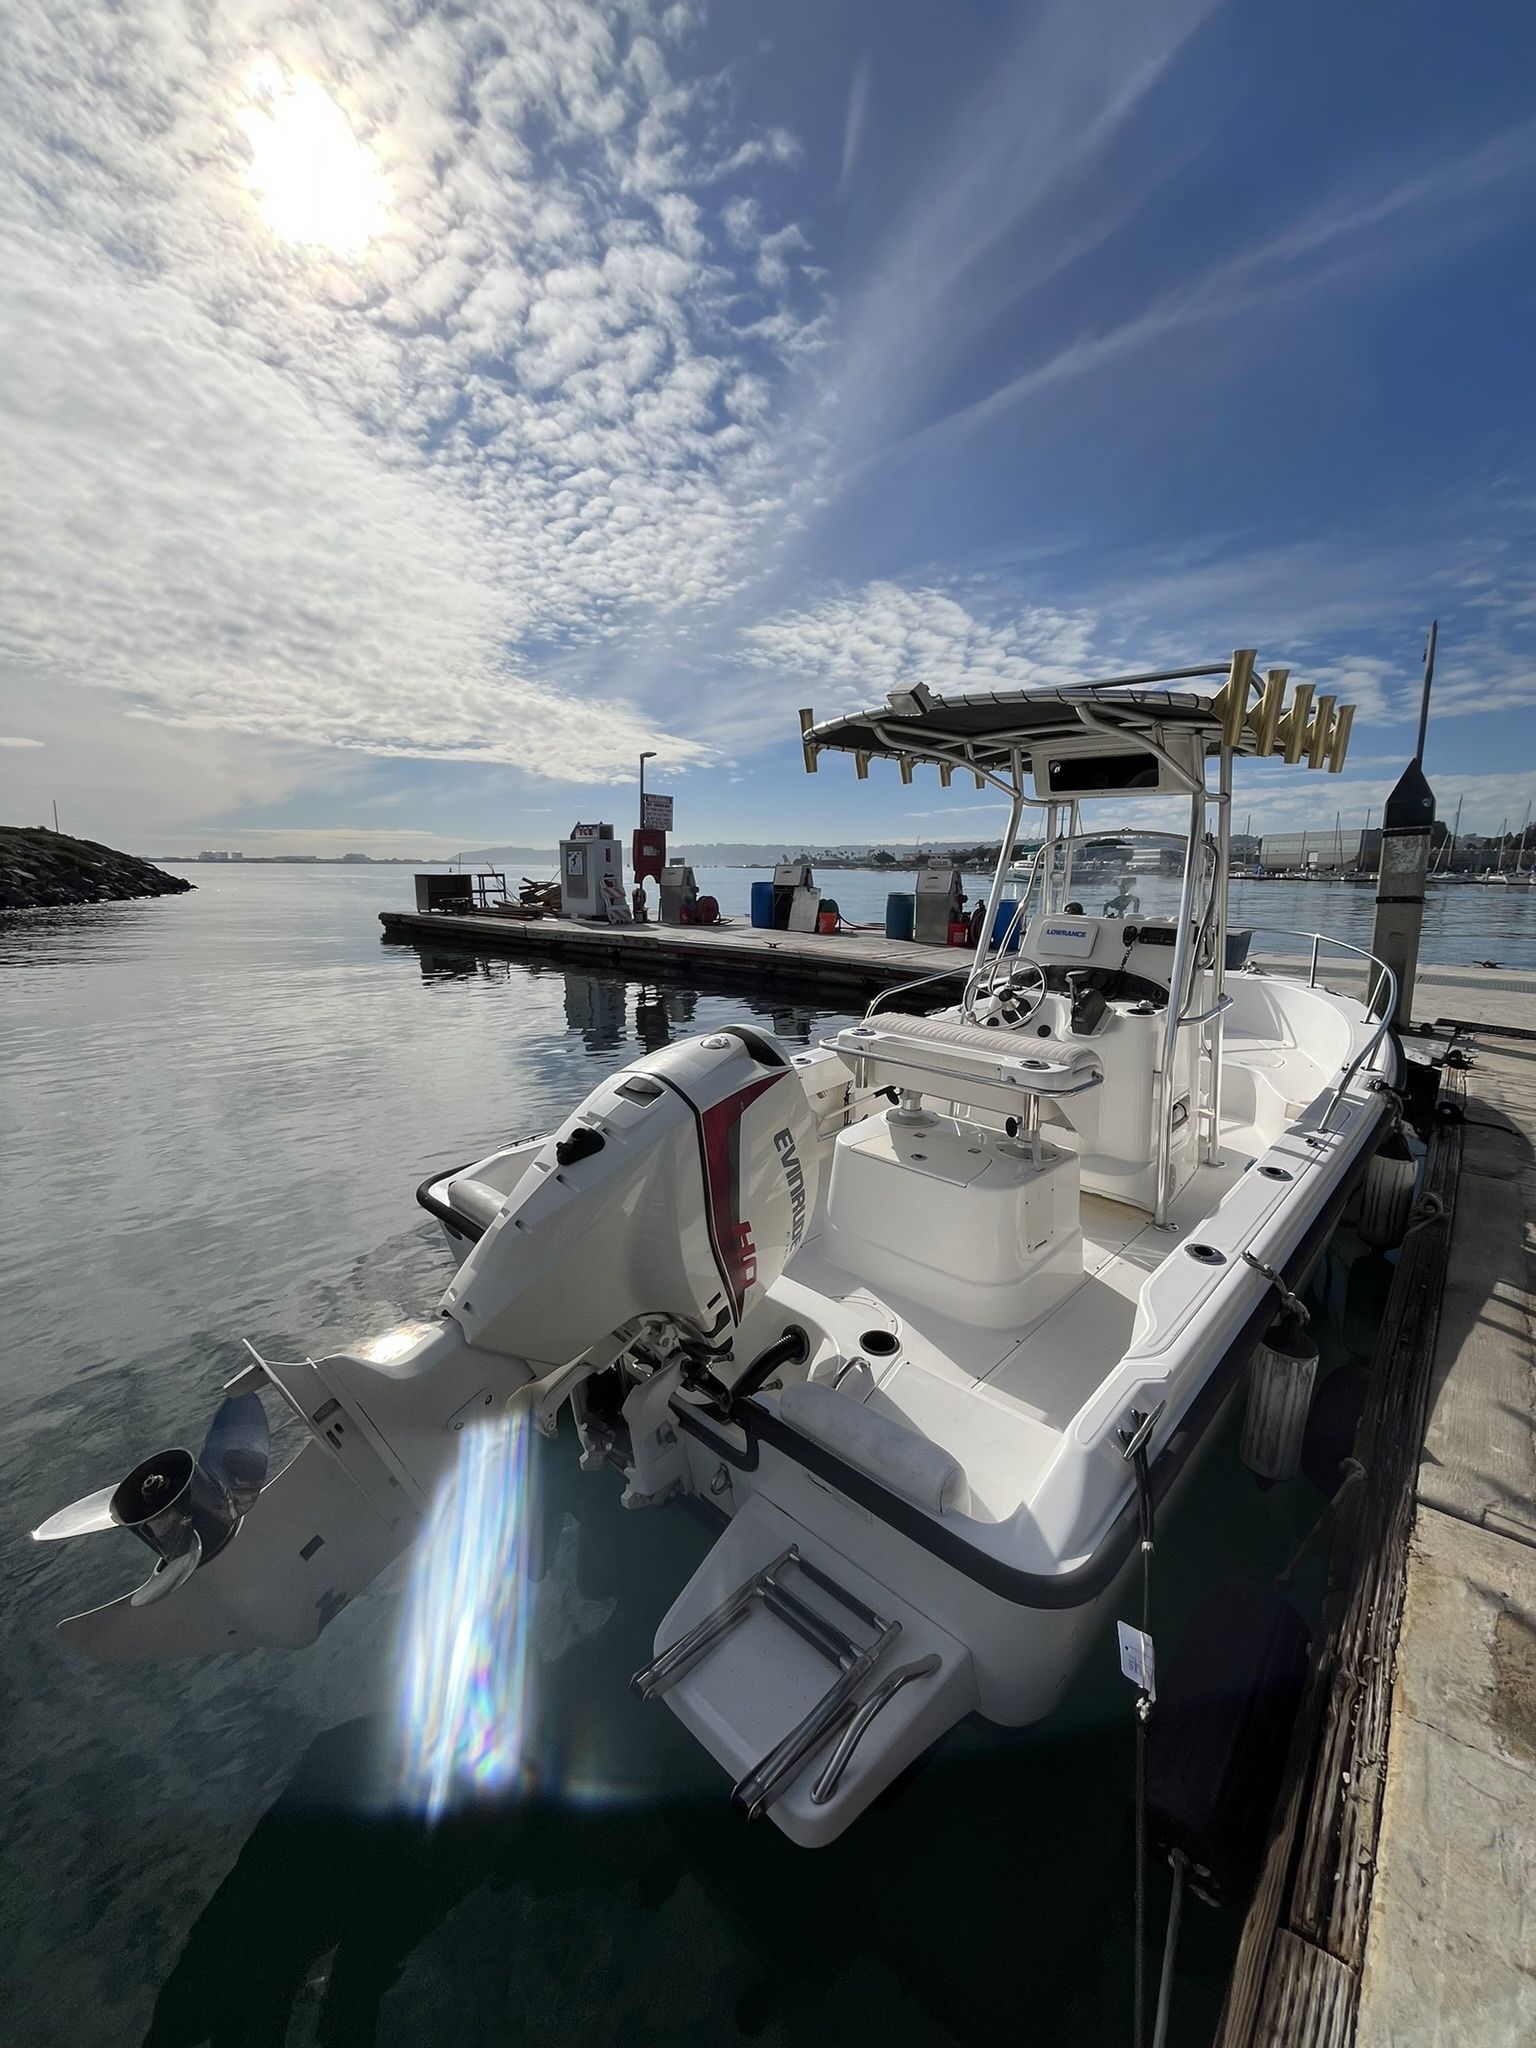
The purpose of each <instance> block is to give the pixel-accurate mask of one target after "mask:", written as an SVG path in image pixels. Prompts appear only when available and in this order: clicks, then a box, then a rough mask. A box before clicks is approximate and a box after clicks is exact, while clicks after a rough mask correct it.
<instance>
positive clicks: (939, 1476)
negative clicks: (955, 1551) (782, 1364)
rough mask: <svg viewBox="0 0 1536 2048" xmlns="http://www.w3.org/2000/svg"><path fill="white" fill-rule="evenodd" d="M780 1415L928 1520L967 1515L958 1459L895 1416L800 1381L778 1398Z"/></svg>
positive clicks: (966, 1490) (968, 1495)
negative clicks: (949, 1513) (925, 1514)
mask: <svg viewBox="0 0 1536 2048" xmlns="http://www.w3.org/2000/svg"><path fill="white" fill-rule="evenodd" d="M779 1413H780V1415H782V1416H783V1418H784V1420H785V1421H786V1422H787V1423H788V1424H789V1426H790V1427H791V1429H798V1430H799V1432H800V1434H801V1435H802V1436H808V1437H809V1438H810V1439H811V1441H812V1442H813V1443H818V1444H821V1445H823V1446H824V1447H825V1449H827V1450H829V1451H832V1452H834V1453H835V1454H836V1456H838V1457H839V1458H843V1459H845V1460H846V1461H847V1463H848V1464H850V1465H853V1466H856V1467H857V1468H858V1470H859V1471H860V1472H867V1473H868V1474H869V1476H870V1478H871V1479H878V1480H879V1481H880V1483H881V1485H882V1486H888V1487H889V1488H890V1489H891V1491H892V1493H899V1494H900V1495H901V1497H902V1499H903V1500H909V1501H911V1503H912V1505H913V1506H914V1507H918V1508H926V1509H927V1511H928V1513H929V1514H930V1515H942V1514H944V1513H946V1512H947V1511H951V1510H952V1511H953V1512H954V1513H956V1514H961V1515H964V1514H969V1513H970V1507H971V1490H970V1487H969V1485H968V1484H967V1482H966V1477H965V1468H964V1466H963V1465H961V1463H960V1461H959V1459H958V1458H955V1457H952V1456H951V1455H950V1453H949V1452H948V1451H946V1450H941V1449H940V1447H939V1446H938V1445H937V1444H935V1443H930V1442H929V1440H928V1438H927V1437H925V1436H919V1435H918V1433H917V1431H916V1430H915V1429H909V1428H908V1427H907V1426H906V1424H905V1423H901V1422H897V1421H896V1420H895V1419H894V1417H892V1416H889V1415H881V1414H879V1413H877V1412H876V1410H874V1409H872V1408H866V1407H865V1406H864V1404H863V1402H862V1401H859V1400H857V1399H856V1398H855V1397H854V1396H853V1395H851V1394H844V1393H841V1392H839V1391H838V1389H836V1388H835V1387H823V1386H816V1385H813V1384H812V1383H811V1382H810V1381H797V1382H795V1383H793V1384H791V1385H790V1386H787V1387H786V1388H785V1389H784V1391H783V1393H782V1394H781V1395H780V1396H779Z"/></svg>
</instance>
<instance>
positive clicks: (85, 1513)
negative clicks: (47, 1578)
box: [32, 1486, 117, 1543]
mask: <svg viewBox="0 0 1536 2048" xmlns="http://www.w3.org/2000/svg"><path fill="white" fill-rule="evenodd" d="M116 1491H117V1488H116V1487H115V1486H104V1487H102V1489H101V1491H100V1492H99V1493H88V1494H87V1495H86V1496H85V1498H84V1500H75V1501H71V1502H70V1504H69V1506H68V1507H67V1508H60V1509H59V1511H58V1513H57V1514H56V1515H50V1516H49V1517H48V1519H47V1521H46V1522H39V1523H38V1525H37V1527H36V1528H35V1529H34V1530H33V1531H32V1540H33V1541H34V1542H35V1543H62V1542H63V1540H64V1538H65V1537H66V1536H90V1535H92V1534H94V1532H95V1531H96V1530H97V1529H111V1528H115V1527H116V1524H115V1523H114V1522H113V1520H112V1513H111V1508H112V1496H113V1494H114V1493H116Z"/></svg>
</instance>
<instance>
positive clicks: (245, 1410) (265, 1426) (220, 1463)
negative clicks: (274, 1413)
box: [198, 1394, 272, 1515]
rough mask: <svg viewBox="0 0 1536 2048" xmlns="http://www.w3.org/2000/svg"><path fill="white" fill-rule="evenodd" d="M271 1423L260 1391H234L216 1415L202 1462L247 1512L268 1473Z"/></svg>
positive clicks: (240, 1511) (237, 1506) (239, 1511)
mask: <svg viewBox="0 0 1536 2048" xmlns="http://www.w3.org/2000/svg"><path fill="white" fill-rule="evenodd" d="M271 1434H272V1432H271V1425H270V1424H269V1423H268V1421H267V1411H266V1409H265V1408H264V1407H263V1406H262V1404H261V1396H260V1395H259V1394H231V1395H230V1397H229V1399H228V1400H227V1401H225V1402H223V1403H222V1404H221V1406H220V1408H219V1412H218V1413H217V1415H215V1416H214V1418H213V1426H212V1427H211V1428H210V1430H209V1431H208V1436H207V1439H206V1441H205V1442H204V1444H203V1448H202V1452H201V1455H200V1456H199V1458H198V1463H199V1464H200V1465H201V1466H202V1467H203V1470H204V1471H205V1472H208V1473H211V1475H212V1476H213V1477H214V1478H215V1479H216V1480H218V1482H219V1484H220V1485H221V1486H222V1487H223V1488H224V1491H225V1492H226V1493H227V1494H228V1495H229V1497H230V1500H231V1501H232V1502H233V1503H234V1507H235V1512H236V1513H237V1514H241V1515H243V1514H244V1513H245V1511H246V1510H247V1508H250V1507H254V1506H255V1504H256V1496H257V1495H258V1494H259V1493H260V1492H261V1489H262V1486H263V1485H264V1484H265V1482H266V1477H267V1452H268V1449H269V1447H270V1443H271Z"/></svg>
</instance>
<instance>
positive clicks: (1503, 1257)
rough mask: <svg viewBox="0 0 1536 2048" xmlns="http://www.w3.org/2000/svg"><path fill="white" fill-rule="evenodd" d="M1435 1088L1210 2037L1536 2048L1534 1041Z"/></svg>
mask: <svg viewBox="0 0 1536 2048" xmlns="http://www.w3.org/2000/svg"><path fill="white" fill-rule="evenodd" d="M1531 1009H1532V1005H1531V1004H1530V1002H1529V999H1528V998H1527V999H1526V1001H1525V1004H1524V1007H1523V1010H1522V1013H1521V1014H1522V1016H1523V1019H1524V1022H1523V1024H1515V1023H1511V1024H1507V1025H1504V1026H1502V1027H1496V1028H1495V1030H1492V1031H1489V1032H1487V1033H1486V1034H1485V1035H1484V1036H1483V1037H1482V1039H1481V1040H1480V1041H1478V1042H1477V1044H1476V1049H1475V1051H1474V1061H1475V1064H1474V1066H1473V1067H1472V1069H1471V1070H1470V1071H1469V1072H1466V1073H1465V1074H1463V1073H1462V1072H1460V1071H1456V1070H1450V1071H1448V1072H1447V1074H1446V1075H1445V1087H1444V1090H1443V1094H1442V1100H1441V1111H1442V1115H1441V1118H1440V1121H1439V1122H1438V1123H1437V1125H1436V1127H1435V1130H1434V1132H1433V1135H1432V1138H1431V1142H1430V1149H1429V1155H1428V1158H1427V1160H1426V1162H1425V1170H1424V1175H1423V1178H1422V1181H1421V1189H1420V1200H1419V1210H1418V1227H1417V1228H1415V1230H1414V1231H1413V1232H1412V1234H1411V1235H1410V1237H1409V1239H1408V1242H1407V1245H1406V1246H1405V1247H1404V1250H1403V1253H1402V1255H1401V1257H1400V1259H1399V1263H1398V1268H1397V1275H1396V1279H1395V1281H1394V1285H1393V1291H1392V1296H1391V1299H1390V1302H1389V1305H1388V1311H1387V1315H1386V1319H1385V1323H1384V1326H1383V1329H1382V1334H1381V1339H1380V1342H1379V1345H1378V1349H1377V1355H1376V1360H1375V1364H1374V1368H1373V1376H1372V1391H1371V1396H1370V1399H1369V1401H1368V1404H1367V1408H1366V1413H1365V1416H1364V1418H1363V1421H1362V1425H1361V1434H1360V1438H1359V1440H1358V1442H1357V1445H1356V1452H1357V1455H1358V1457H1359V1459H1360V1462H1361V1464H1362V1466H1363V1467H1364V1476H1363V1478H1361V1479H1360V1481H1359V1482H1358V1484H1356V1485H1355V1486H1354V1487H1352V1488H1351V1489H1350V1490H1349V1492H1348V1493H1347V1494H1346V1495H1345V1496H1344V1499H1343V1502H1342V1504H1341V1506H1340V1508H1339V1511H1338V1513H1337V1515H1336V1518H1335V1524H1334V1528H1333V1531H1332V1541H1331V1549H1330V1555H1329V1568H1330V1570H1329V1578H1330V1590H1329V1596H1328V1600H1327V1603H1326V1606H1325V1612H1324V1618H1323V1623H1322V1626H1321V1628H1320V1630H1319V1634H1318V1640H1317V1643H1316V1646H1315V1650H1314V1663H1313V1673H1312V1681H1311V1684H1310V1686H1309V1689H1308V1693H1307V1696H1306V1698H1305V1700H1304V1702H1303V1705H1302V1710H1301V1713H1300V1715H1299V1717H1298V1723H1297V1729H1296V1734H1295V1739H1294V1741H1293V1744H1292V1751H1291V1757H1290V1761H1289V1765H1288V1768H1287V1774H1286V1780H1285V1785H1284V1788H1283V1791H1282V1795H1281V1799H1280V1804H1279V1808H1278V1811H1277V1813H1276V1816H1275V1822H1274V1829H1273V1833H1272V1836H1271V1840H1270V1845H1269V1850H1268V1853H1267V1856H1266V1860H1265V1865H1264V1869H1263V1873H1262V1875H1261V1878H1260V1881H1259V1885H1258V1888H1257V1890H1256V1893H1255V1896H1254V1899H1253V1902H1252V1904H1251V1906H1250V1909H1249V1913H1248V1917H1247V1921H1246V1924H1245V1927H1244V1932H1243V1938H1242V1943H1241V1947H1240V1950H1239V1955H1238V1961H1237V1966H1236V1970H1235V1972H1234V1977H1233V1982H1232V1986H1231V1989H1230V1992H1229V1995H1228V2001H1227V2008H1226V2011H1225V2014H1224V2016H1223V2021H1222V2027H1221V2030H1220V2032H1219V2033H1218V2036H1217V2041H1218V2044H1219V2048H1349V2044H1356V2048H1431V2044H1433V2048H1474V2044H1476V2048H1516V2044H1517V2043H1520V2044H1525V2043H1529V2042H1531V2041H1533V2040H1536V1975H1533V1971H1532V1966H1531V1957H1532V1954H1533V1947H1532V1938H1531V1918H1530V1903H1529V1901H1530V1892H1531V1885H1532V1880H1533V1877H1536V1437H1533V1431H1532V1423H1533V1398H1532V1397H1533V1387H1536V1289H1533V1284H1532V1273H1531V1260H1532V1255H1533V1252H1536V1170H1533V1164H1532V1161H1533V1156H1536V1154H1533V1142H1532V1140H1533V1133H1536V1049H1528V1047H1527V1046H1525V1045H1523V1044H1511V1043H1509V1042H1508V1040H1509V1039H1510V1038H1511V1037H1524V1036H1526V1035H1527V1031H1526V1027H1528V1026H1529V1025H1530V1023H1531V1021H1532V1019H1531Z"/></svg>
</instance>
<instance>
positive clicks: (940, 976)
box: [864, 955, 971, 1022]
mask: <svg viewBox="0 0 1536 2048" xmlns="http://www.w3.org/2000/svg"><path fill="white" fill-rule="evenodd" d="M970 972H971V962H970V956H969V955H967V956H966V958H965V959H964V960H961V961H959V962H958V963H957V964H956V965H955V966H953V967H941V968H940V969H939V970H938V972H937V973H936V974H920V975H919V976H918V977H917V979H916V981H898V982H897V984H896V986H895V987H894V988H883V989H881V991H880V993H879V994H878V995H877V996H876V997H875V999H874V1001H873V1002H872V1003H871V1004H870V1006H869V1008H868V1009H867V1010H866V1011H865V1012H864V1017H865V1021H866V1022H867V1021H868V1020H869V1019H870V1018H871V1017H873V1016H874V1014H875V1012H876V1010H878V1009H879V1007H880V1005H881V1004H882V1003H883V1002H884V1001H885V999H886V997H887V996H904V995H909V994H910V993H911V991H912V990H913V989H915V988H926V987H927V986H928V984H929V982H931V981H953V979H954V978H955V976H956V975H957V974H963V975H965V976H967V977H969V975H970Z"/></svg>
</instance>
